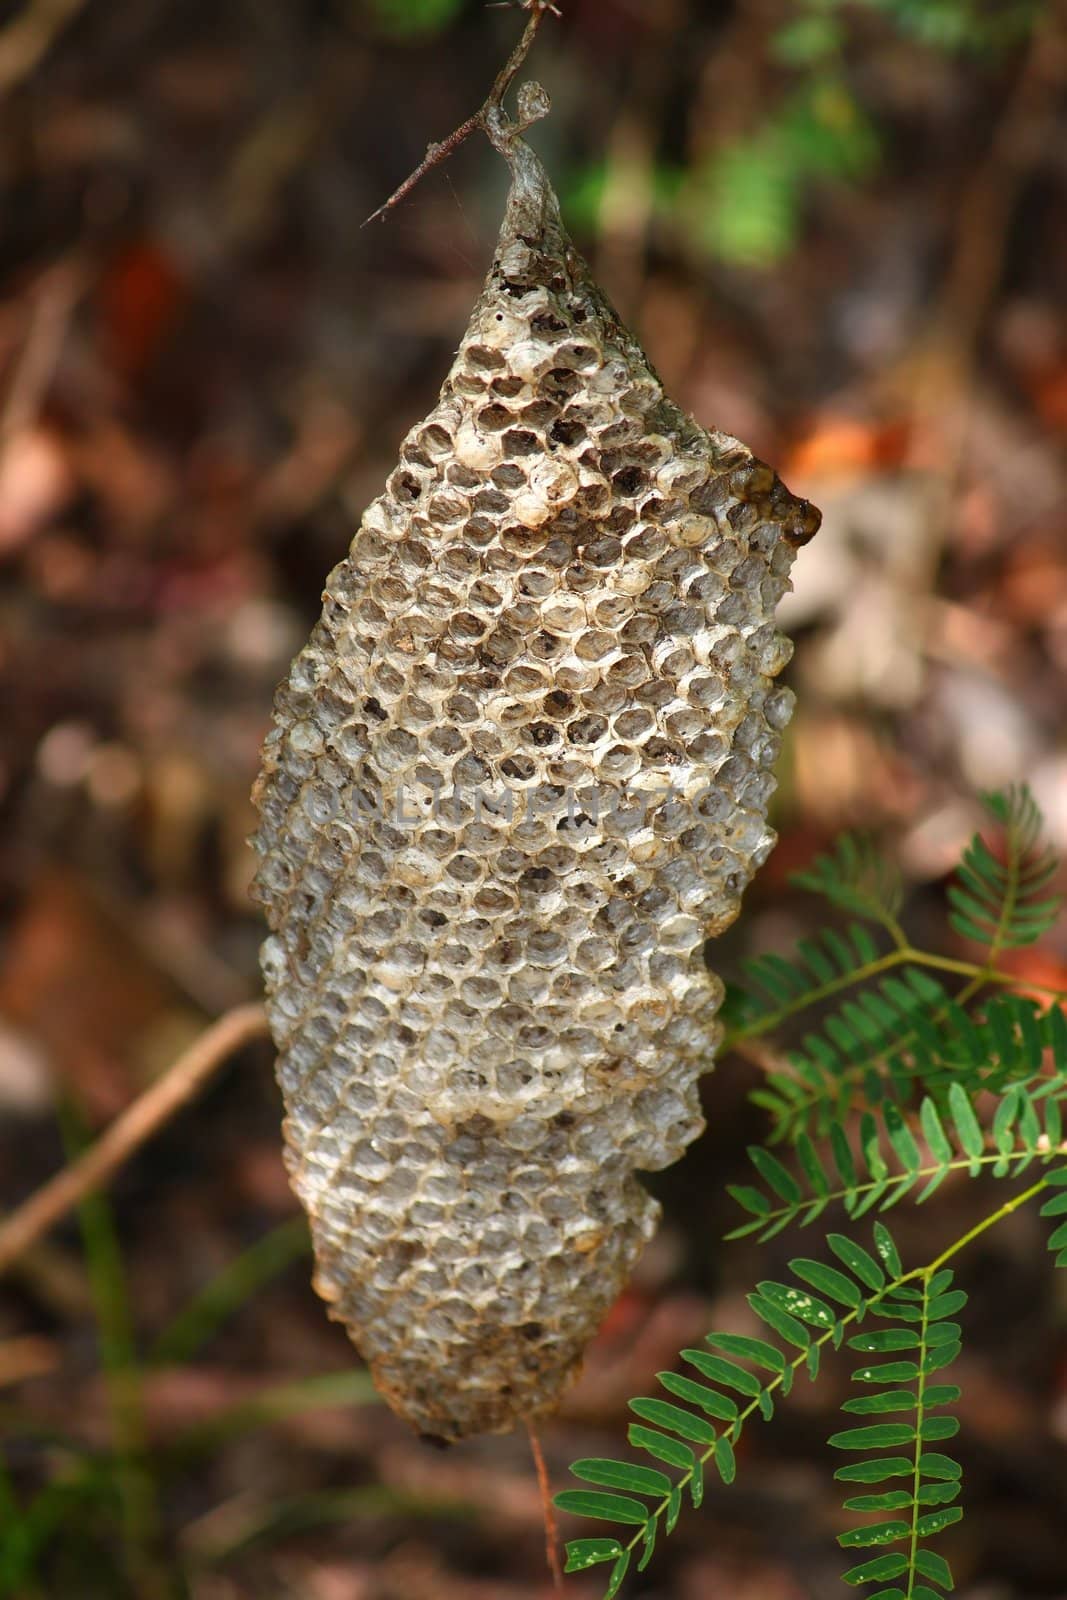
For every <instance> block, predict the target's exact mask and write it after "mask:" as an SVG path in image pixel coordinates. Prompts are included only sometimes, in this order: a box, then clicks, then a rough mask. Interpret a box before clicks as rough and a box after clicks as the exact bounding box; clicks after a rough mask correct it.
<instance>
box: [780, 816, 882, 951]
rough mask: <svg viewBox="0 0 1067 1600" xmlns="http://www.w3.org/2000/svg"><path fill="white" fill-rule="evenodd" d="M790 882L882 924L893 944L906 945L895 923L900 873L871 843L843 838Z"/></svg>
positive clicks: (854, 836) (855, 836)
mask: <svg viewBox="0 0 1067 1600" xmlns="http://www.w3.org/2000/svg"><path fill="white" fill-rule="evenodd" d="M789 881H790V883H793V884H795V885H796V886H797V888H800V889H810V891H811V892H812V894H819V895H822V897H823V899H824V900H829V901H830V903H831V905H835V906H839V907H840V908H841V909H842V910H843V911H848V912H850V913H851V914H852V915H853V916H856V917H864V918H866V920H867V921H868V922H878V923H881V925H882V927H883V928H885V930H886V932H887V933H888V934H889V936H890V938H891V939H892V940H893V942H894V944H897V945H901V946H903V945H905V944H907V939H906V938H905V936H904V934H903V932H902V930H901V927H900V923H899V922H898V920H897V918H898V915H899V912H900V906H901V901H902V900H903V897H904V895H903V886H902V884H901V879H900V873H899V871H898V869H897V867H896V865H895V863H893V862H891V861H889V860H887V859H886V858H885V857H884V856H882V855H881V854H880V853H879V851H878V849H877V848H876V846H875V844H874V842H873V841H872V840H871V839H868V838H866V837H864V836H863V835H860V834H854V833H846V834H842V836H841V838H840V839H838V841H837V843H836V844H835V846H834V848H833V850H832V851H830V852H829V853H828V854H826V855H821V856H817V857H816V858H815V861H814V862H813V864H812V865H811V866H810V867H808V868H807V869H806V870H805V871H803V872H794V873H792V874H791V876H790V880H789Z"/></svg>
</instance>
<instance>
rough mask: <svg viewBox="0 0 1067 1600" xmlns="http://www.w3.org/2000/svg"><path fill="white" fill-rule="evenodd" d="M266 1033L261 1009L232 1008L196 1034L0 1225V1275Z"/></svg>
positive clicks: (265, 1019)
mask: <svg viewBox="0 0 1067 1600" xmlns="http://www.w3.org/2000/svg"><path fill="white" fill-rule="evenodd" d="M266 1032H267V1017H266V1013H265V1012H264V1010H263V1007H262V1006H260V1005H245V1006H235V1007H234V1009H233V1010H232V1011H228V1012H227V1013H226V1015H225V1016H224V1017H220V1018H219V1020H218V1022H215V1023H213V1024H212V1025H211V1027H210V1028H207V1029H205V1031H204V1032H203V1033H202V1034H201V1035H200V1037H199V1038H198V1039H196V1040H195V1041H194V1043H193V1044H191V1045H190V1046H189V1048H188V1050H186V1051H185V1052H184V1054H183V1055H180V1056H179V1057H178V1059H177V1061H175V1062H174V1064H173V1065H172V1066H170V1067H168V1068H167V1070H166V1072H164V1073H163V1075H162V1077H159V1078H157V1079H156V1081H155V1082H154V1083H153V1084H152V1085H151V1086H150V1087H149V1088H148V1089H146V1090H145V1092H144V1094H142V1095H140V1096H139V1097H138V1098H137V1099H136V1100H135V1101H134V1102H133V1104H132V1105H130V1106H127V1108H126V1110H125V1111H124V1112H123V1113H122V1115H121V1116H119V1117H117V1118H116V1119H115V1121H114V1122H113V1123H112V1124H111V1126H110V1128H108V1129H107V1131H106V1132H105V1133H103V1134H101V1136H100V1138H99V1139H98V1140H97V1141H96V1143H95V1144H93V1145H90V1146H89V1148H88V1149H87V1150H86V1151H84V1152H83V1154H82V1155H80V1156H79V1157H78V1159H77V1160H76V1161H72V1162H71V1163H70V1165H69V1166H66V1167H64V1168H63V1170H62V1171H61V1172H57V1173H56V1175H55V1177H54V1178H50V1179H49V1180H48V1182H47V1183H46V1184H44V1185H43V1186H42V1187H41V1188H40V1189H38V1190H37V1191H36V1193H35V1194H32V1195H31V1196H30V1197H29V1199H28V1200H25V1201H23V1203H22V1205H20V1206H18V1207H17V1208H16V1209H15V1210H14V1211H13V1212H12V1213H11V1215H10V1216H9V1217H7V1219H6V1220H5V1221H4V1222H3V1224H2V1225H0V1273H3V1272H5V1271H6V1270H7V1268H8V1267H10V1266H11V1265H12V1264H13V1263H14V1262H15V1261H17V1260H18V1258H19V1256H21V1255H22V1254H23V1252H24V1251H26V1250H28V1249H29V1247H30V1246H31V1245H32V1244H34V1243H35V1242H36V1240H38V1239H39V1238H41V1236H42V1235H43V1234H45V1233H47V1232H48V1230H49V1229H50V1228H53V1227H55V1225H56V1223H57V1222H59V1221H60V1220H61V1218H63V1217H64V1216H66V1214H67V1212H68V1211H71V1210H73V1208H74V1207H75V1206H76V1205H77V1204H78V1202H79V1201H80V1200H84V1198H85V1196H86V1195H87V1194H89V1193H90V1192H91V1191H92V1190H94V1189H98V1188H100V1187H101V1186H102V1185H103V1184H105V1183H107V1181H108V1180H109V1179H110V1178H111V1176H112V1175H113V1174H114V1173H115V1172H116V1171H117V1169H118V1168H119V1167H120V1166H121V1165H122V1163H123V1162H124V1161H126V1160H127V1159H128V1158H129V1157H130V1156H131V1155H132V1154H133V1153H134V1151H135V1150H137V1149H139V1148H140V1146H141V1145H142V1144H144V1142H145V1140H146V1139H150V1138H151V1136H152V1135H153V1134H154V1133H156V1132H157V1131H158V1130H159V1129H160V1128H162V1127H163V1126H164V1124H165V1123H167V1122H169V1121H170V1119H171V1117H172V1116H173V1115H174V1113H175V1112H176V1111H178V1110H180V1109H181V1107H182V1106H183V1105H185V1104H186V1102H187V1101H189V1100H191V1099H192V1098H193V1097H194V1095H196V1094H198V1093H199V1091H200V1090H201V1089H202V1088H203V1087H204V1085H205V1084H206V1083H207V1082H208V1080H209V1079H210V1078H211V1077H212V1076H213V1075H214V1074H215V1073H216V1072H217V1071H218V1069H219V1067H220V1066H221V1065H222V1063H223V1062H224V1061H225V1060H226V1059H227V1057H229V1056H231V1055H232V1054H233V1052H234V1051H235V1050H238V1049H240V1047H241V1046H242V1045H245V1044H247V1043H248V1042H249V1041H250V1040H252V1039H258V1038H260V1037H261V1036H262V1035H263V1034H265V1033H266Z"/></svg>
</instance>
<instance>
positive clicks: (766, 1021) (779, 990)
mask: <svg viewBox="0 0 1067 1600" xmlns="http://www.w3.org/2000/svg"><path fill="white" fill-rule="evenodd" d="M881 960H882V956H881V953H880V951H879V949H878V946H877V945H876V944H875V942H874V940H873V939H872V938H871V935H870V933H869V931H868V930H867V929H866V928H865V927H864V926H863V925H862V923H852V924H851V925H850V926H849V927H848V928H846V929H844V931H838V930H837V929H834V928H823V929H821V930H820V932H819V933H818V934H817V935H815V936H814V937H813V938H810V939H801V940H800V942H799V943H798V945H797V947H796V951H795V954H794V955H793V957H792V959H790V958H787V957H786V956H780V955H776V954H774V953H767V954H764V955H758V956H752V957H750V958H749V959H748V960H746V961H744V962H743V963H742V968H741V970H742V974H743V978H744V983H743V984H742V985H733V986H731V988H730V989H729V990H728V992H727V998H726V1004H725V1005H724V1007H723V1014H724V1017H725V1019H726V1022H727V1026H728V1030H729V1031H728V1033H727V1037H726V1039H725V1040H724V1041H723V1049H724V1050H726V1049H729V1048H730V1045H731V1043H732V1042H733V1038H734V1037H735V1036H738V1035H741V1034H744V1035H746V1036H747V1035H751V1034H753V1033H756V1032H759V1033H765V1032H767V1031H769V1030H770V1029H771V1028H774V1027H776V1026H777V1025H778V1023H779V1022H781V1021H783V1020H784V1019H785V1018H787V1017H789V1016H792V1015H793V1014H794V1013H795V1012H798V1011H804V1010H807V1008H808V1007H809V1006H813V1005H818V1004H819V1003H820V1002H821V1001H823V1000H827V999H829V998H831V997H832V996H833V995H835V994H837V993H838V992H839V991H840V990H842V989H845V988H848V987H850V986H851V985H853V984H857V983H862V982H863V981H864V979H865V978H867V977H868V976H869V975H870V974H871V972H872V970H877V968H878V966H879V963H880V962H881Z"/></svg>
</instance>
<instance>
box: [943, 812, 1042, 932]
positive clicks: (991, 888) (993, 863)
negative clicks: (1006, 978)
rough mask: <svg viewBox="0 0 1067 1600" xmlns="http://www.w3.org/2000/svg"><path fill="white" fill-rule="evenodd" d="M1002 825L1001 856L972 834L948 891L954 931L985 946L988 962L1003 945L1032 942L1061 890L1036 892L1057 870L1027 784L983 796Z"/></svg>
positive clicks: (1040, 818)
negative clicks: (1046, 893)
mask: <svg viewBox="0 0 1067 1600" xmlns="http://www.w3.org/2000/svg"><path fill="white" fill-rule="evenodd" d="M982 798H983V801H984V804H985V806H986V809H987V810H988V811H989V813H990V815H991V816H992V817H993V818H994V819H995V820H996V821H997V822H998V823H999V824H1000V825H1001V828H1002V829H1003V848H1004V860H1003V861H999V860H998V859H997V857H996V856H995V855H994V854H993V852H992V851H991V850H990V848H989V846H988V845H987V844H986V843H985V842H984V840H983V839H982V837H981V835H980V834H975V836H974V838H973V839H972V840H971V842H970V844H969V845H968V846H967V848H966V850H965V851H964V852H963V859H962V861H961V862H960V865H959V867H958V868H957V873H956V876H957V879H958V882H956V883H954V884H952V885H951V886H950V888H949V891H948V897H949V900H950V902H951V905H952V911H951V913H950V916H949V920H950V922H951V924H952V926H953V928H954V929H955V930H956V932H957V933H959V934H962V935H963V937H964V938H965V939H973V940H974V941H975V943H976V944H984V945H988V946H989V952H990V953H989V958H988V959H989V962H990V964H992V962H993V960H994V959H995V957H996V955H997V953H998V952H999V951H1000V950H1003V949H1005V948H1015V947H1017V946H1019V945H1027V944H1033V943H1035V941H1036V940H1038V939H1040V938H1041V936H1042V934H1044V933H1047V932H1048V930H1049V928H1051V926H1052V924H1053V923H1054V922H1055V920H1056V918H1057V916H1058V915H1059V911H1060V907H1061V905H1062V896H1060V895H1054V896H1052V897H1051V898H1048V899H1044V900H1042V899H1039V898H1038V896H1039V895H1040V894H1041V893H1042V891H1043V890H1044V889H1046V888H1047V887H1048V884H1049V881H1050V880H1051V878H1052V876H1053V874H1054V873H1055V871H1056V868H1057V865H1058V862H1057V858H1056V853H1055V851H1054V850H1052V849H1051V848H1050V847H1049V846H1047V845H1042V842H1041V828H1042V817H1041V812H1040V811H1039V810H1038V807H1037V804H1036V802H1035V800H1034V797H1033V795H1032V794H1031V793H1030V790H1029V788H1028V787H1027V785H1026V784H1021V785H1020V786H1019V787H1017V788H1014V787H1013V788H1011V789H1008V790H1006V791H1005V792H1004V793H998V794H987V795H984V796H983V797H982Z"/></svg>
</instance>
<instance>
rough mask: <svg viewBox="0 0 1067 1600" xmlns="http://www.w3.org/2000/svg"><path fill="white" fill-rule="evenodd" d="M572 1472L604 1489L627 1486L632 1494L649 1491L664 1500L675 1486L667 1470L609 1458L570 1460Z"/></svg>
mask: <svg viewBox="0 0 1067 1600" xmlns="http://www.w3.org/2000/svg"><path fill="white" fill-rule="evenodd" d="M571 1471H572V1472H573V1474H574V1476H575V1477H576V1478H581V1480H582V1482H583V1483H595V1484H599V1486H600V1487H601V1488H603V1489H627V1490H629V1491H630V1492H631V1493H632V1494H648V1495H651V1496H652V1497H653V1499H656V1500H661V1499H663V1498H664V1497H665V1496H666V1495H669V1494H670V1492H671V1490H672V1489H673V1487H674V1485H673V1484H672V1483H671V1480H670V1479H669V1478H668V1477H667V1475H666V1473H664V1472H657V1471H655V1470H654V1468H652V1467H641V1466H637V1465H632V1464H631V1463H630V1462H628V1461H606V1460H603V1459H601V1458H599V1457H587V1458H584V1459H583V1460H581V1461H573V1462H572V1463H571Z"/></svg>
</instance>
